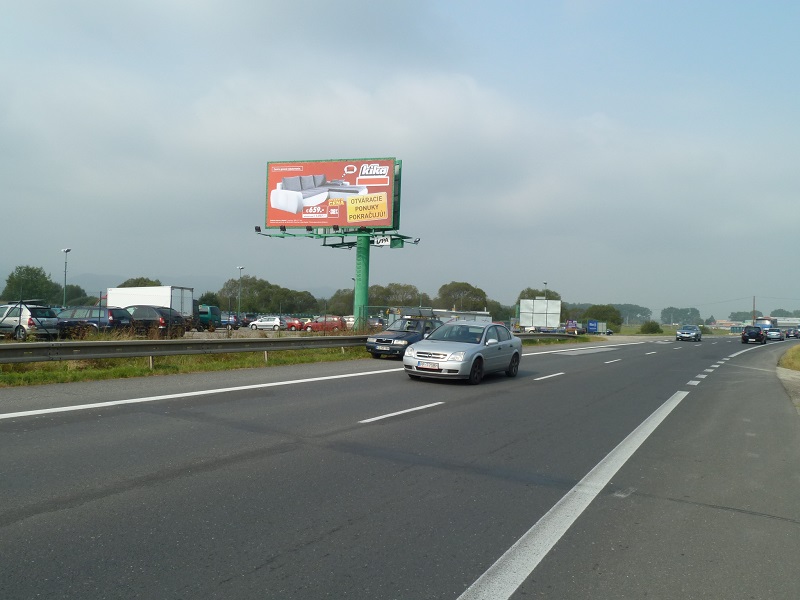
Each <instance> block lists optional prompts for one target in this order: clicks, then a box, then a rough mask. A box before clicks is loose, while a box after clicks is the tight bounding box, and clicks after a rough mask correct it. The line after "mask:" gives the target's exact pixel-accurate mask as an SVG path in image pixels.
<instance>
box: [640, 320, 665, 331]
mask: <svg viewBox="0 0 800 600" xmlns="http://www.w3.org/2000/svg"><path fill="white" fill-rule="evenodd" d="M639 333H664V330H663V329H661V325H659V324H658V323H657V322H655V321H645V322H644V323H642V327H641V329H639Z"/></svg>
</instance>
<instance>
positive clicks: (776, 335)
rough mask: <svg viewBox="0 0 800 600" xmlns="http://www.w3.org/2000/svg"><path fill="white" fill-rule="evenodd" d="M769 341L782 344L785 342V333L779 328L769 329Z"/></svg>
mask: <svg viewBox="0 0 800 600" xmlns="http://www.w3.org/2000/svg"><path fill="white" fill-rule="evenodd" d="M767 339H768V340H777V341H779V342H782V341H783V340H784V337H783V331H782V330H781V329H779V328H778V327H770V328H769V329H767Z"/></svg>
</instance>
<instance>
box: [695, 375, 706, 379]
mask: <svg viewBox="0 0 800 600" xmlns="http://www.w3.org/2000/svg"><path fill="white" fill-rule="evenodd" d="M695 377H696V378H697V379H705V378H706V377H708V375H695Z"/></svg>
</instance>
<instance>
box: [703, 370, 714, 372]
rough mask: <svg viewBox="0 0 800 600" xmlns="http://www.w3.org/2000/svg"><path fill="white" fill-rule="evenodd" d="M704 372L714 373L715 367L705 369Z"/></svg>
mask: <svg viewBox="0 0 800 600" xmlns="http://www.w3.org/2000/svg"><path fill="white" fill-rule="evenodd" d="M703 372H704V373H713V372H714V369H703Z"/></svg>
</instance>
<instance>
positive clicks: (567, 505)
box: [458, 392, 689, 600]
mask: <svg viewBox="0 0 800 600" xmlns="http://www.w3.org/2000/svg"><path fill="white" fill-rule="evenodd" d="M688 395H689V392H675V393H674V394H673V395H672V396H671V397H670V398H669V399H668V400H667V401H666V402H664V404H662V405H661V406H660V407H658V408H657V409H656V411H655V412H654V413H653V414H652V415H650V416H649V417H647V419H645V421H644V422H642V424H641V425H639V426H638V427H637V428H636V429H634V430H633V431H632V432H631V433H630V434H629V435H628V437H626V438H625V439H624V440H622V442H620V444H619V445H618V446H617V447H616V448H614V449H613V450H612V451H611V452H609V454H608V455H607V456H606V457H605V458H604V459H603V460H601V461H600V462H599V463H597V465H596V466H595V467H594V468H593V469H592V470H591V471H589V473H588V474H587V475H586V476H585V477H584V478H583V479H581V480H580V481H579V482H578V484H577V485H576V486H575V487H574V488H572V489H571V490H570V491H569V492H567V494H566V495H565V496H564V497H563V498H561V500H559V501H558V502H557V503H556V504H555V506H553V508H551V509H550V510H549V511H548V512H547V514H545V515H544V516H543V517H542V518H541V519H539V520H538V521H537V522H536V523H535V524H534V525H533V527H531V528H530V529H529V530H528V531H527V532H526V533H525V534H524V535H523V536H522V537H521V538H520V539H519V540H517V541H516V542H515V543H514V545H513V546H511V548H509V549H508V550H507V551H506V552H505V554H503V556H501V557H500V558H499V559H497V562H495V563H494V564H493V565H492V566H491V567H489V569H488V570H487V571H486V572H485V573H484V574H483V575H481V576H480V577H479V578H478V579H477V580H476V581H475V583H473V584H472V585H471V586H469V588H467V590H466V591H465V592H464V593H463V594H461V595H460V596H459V597H458V600H507V599H508V598H510V597H511V595H512V594H513V593H514V592H515V591H516V589H517V588H518V587H519V586H520V585H522V583H523V582H524V581H525V579H527V578H528V576H529V575H530V574H531V573H532V572H533V570H534V569H535V568H536V566H537V565H538V564H539V563H540V562H541V560H542V559H543V558H544V557H545V556H546V555H547V554H548V553H549V552H550V550H551V549H552V548H553V546H555V545H556V543H557V542H558V541H559V540H560V539H561V537H562V536H563V535H564V534H565V533H566V532H567V530H568V529H569V528H570V527H571V526H572V524H573V523H574V522H575V521H576V520H577V519H578V517H580V516H581V514H582V513H583V511H584V510H586V508H587V507H588V506H589V504H591V502H592V500H594V499H595V497H596V496H597V495H598V494H599V493H600V492H601V491H602V489H603V488H604V487H605V486H606V485H608V482H609V481H611V478H612V477H613V476H614V475H615V474H616V472H617V471H619V469H620V468H622V466H623V465H624V464H625V463H626V462H627V461H628V459H630V457H631V456H633V453H634V452H636V450H638V449H639V447H640V446H641V445H642V444H643V443H644V442H645V440H647V438H648V437H649V436H650V434H652V433H653V432H654V431H655V430H656V428H657V427H658V426H659V425H660V424H661V423H662V421H664V419H666V418H667V416H669V414H670V413H671V412H672V411H673V410H674V409H675V407H677V406H678V405H679V404H680V403H681V401H682V400H683V399H684V398H686V396H688Z"/></svg>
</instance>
